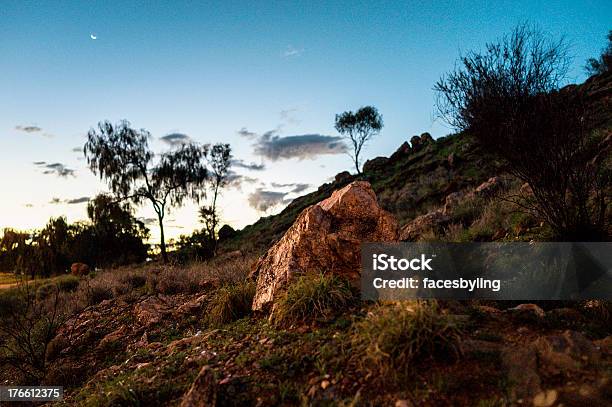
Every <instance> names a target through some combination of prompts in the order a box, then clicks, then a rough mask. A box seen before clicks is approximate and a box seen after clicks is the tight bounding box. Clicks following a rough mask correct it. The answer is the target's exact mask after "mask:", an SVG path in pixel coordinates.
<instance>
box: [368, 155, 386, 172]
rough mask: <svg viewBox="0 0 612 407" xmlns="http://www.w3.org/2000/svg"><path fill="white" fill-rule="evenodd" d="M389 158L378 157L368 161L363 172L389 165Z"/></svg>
mask: <svg viewBox="0 0 612 407" xmlns="http://www.w3.org/2000/svg"><path fill="white" fill-rule="evenodd" d="M388 162H389V159H388V158H387V157H376V158H373V159H371V160H368V161H366V163H365V164H364V165H363V172H372V171H376V170H379V169H382V168H384V167H385V165H387V163H388Z"/></svg>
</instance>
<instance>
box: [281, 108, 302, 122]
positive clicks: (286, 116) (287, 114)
mask: <svg viewBox="0 0 612 407" xmlns="http://www.w3.org/2000/svg"><path fill="white" fill-rule="evenodd" d="M295 112H297V109H285V110H281V111H280V113H279V114H280V118H281V120H282V121H283V122H285V123H288V124H300V121H299V120H298V119H297V118H296V117H295Z"/></svg>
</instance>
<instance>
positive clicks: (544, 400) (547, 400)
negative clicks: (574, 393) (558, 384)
mask: <svg viewBox="0 0 612 407" xmlns="http://www.w3.org/2000/svg"><path fill="white" fill-rule="evenodd" d="M557 396H558V394H557V390H554V389H553V390H546V391H542V392H540V393H538V394H536V395H535V397H534V398H533V405H534V407H550V406H552V405H553V404H555V401H557Z"/></svg>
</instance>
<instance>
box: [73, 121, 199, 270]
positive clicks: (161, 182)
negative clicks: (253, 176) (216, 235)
mask: <svg viewBox="0 0 612 407" xmlns="http://www.w3.org/2000/svg"><path fill="white" fill-rule="evenodd" d="M87 138H88V140H87V143H86V144H85V148H84V153H85V156H86V158H87V162H88V164H89V168H90V169H91V171H92V172H93V173H94V174H96V175H98V176H99V177H100V179H103V180H105V181H106V182H107V184H108V186H109V188H110V190H111V192H112V193H113V194H114V195H115V196H116V197H117V198H118V199H120V200H131V201H132V202H133V203H134V204H136V205H138V204H141V203H142V202H143V201H147V200H148V201H149V202H150V203H151V205H152V206H153V209H154V210H155V213H156V214H157V219H158V222H159V231H160V248H161V254H162V258H163V259H164V261H165V262H167V261H168V254H167V252H166V243H165V240H164V216H165V215H166V213H167V211H168V210H169V209H170V208H171V207H177V206H181V205H182V204H183V201H184V200H185V199H191V200H194V201H196V202H198V201H199V200H200V198H202V197H203V195H204V194H205V188H204V185H205V183H206V181H207V180H208V171H207V169H206V164H205V158H206V156H207V154H208V146H207V145H204V146H200V145H197V144H195V143H188V144H183V145H181V146H180V147H179V148H177V149H175V150H172V151H170V152H167V153H164V154H162V155H161V157H160V158H159V160H158V162H157V163H154V161H153V160H154V156H155V155H154V153H153V151H152V150H151V149H150V148H149V144H148V140H149V138H150V133H149V132H148V131H146V130H144V129H141V130H136V129H133V128H131V127H130V123H129V122H128V121H125V120H124V121H121V122H119V123H118V124H117V125H115V126H113V125H112V124H111V123H110V122H109V121H104V122H100V123H99V124H98V129H97V130H95V129H91V130H90V131H89V133H88V135H87Z"/></svg>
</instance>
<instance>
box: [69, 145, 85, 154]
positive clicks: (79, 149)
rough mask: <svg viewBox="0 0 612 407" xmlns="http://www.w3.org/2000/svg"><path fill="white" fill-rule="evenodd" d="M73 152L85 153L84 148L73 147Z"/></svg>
mask: <svg viewBox="0 0 612 407" xmlns="http://www.w3.org/2000/svg"><path fill="white" fill-rule="evenodd" d="M70 151H72V152H73V153H82V152H83V147H78V146H77V147H72V150H70Z"/></svg>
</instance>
